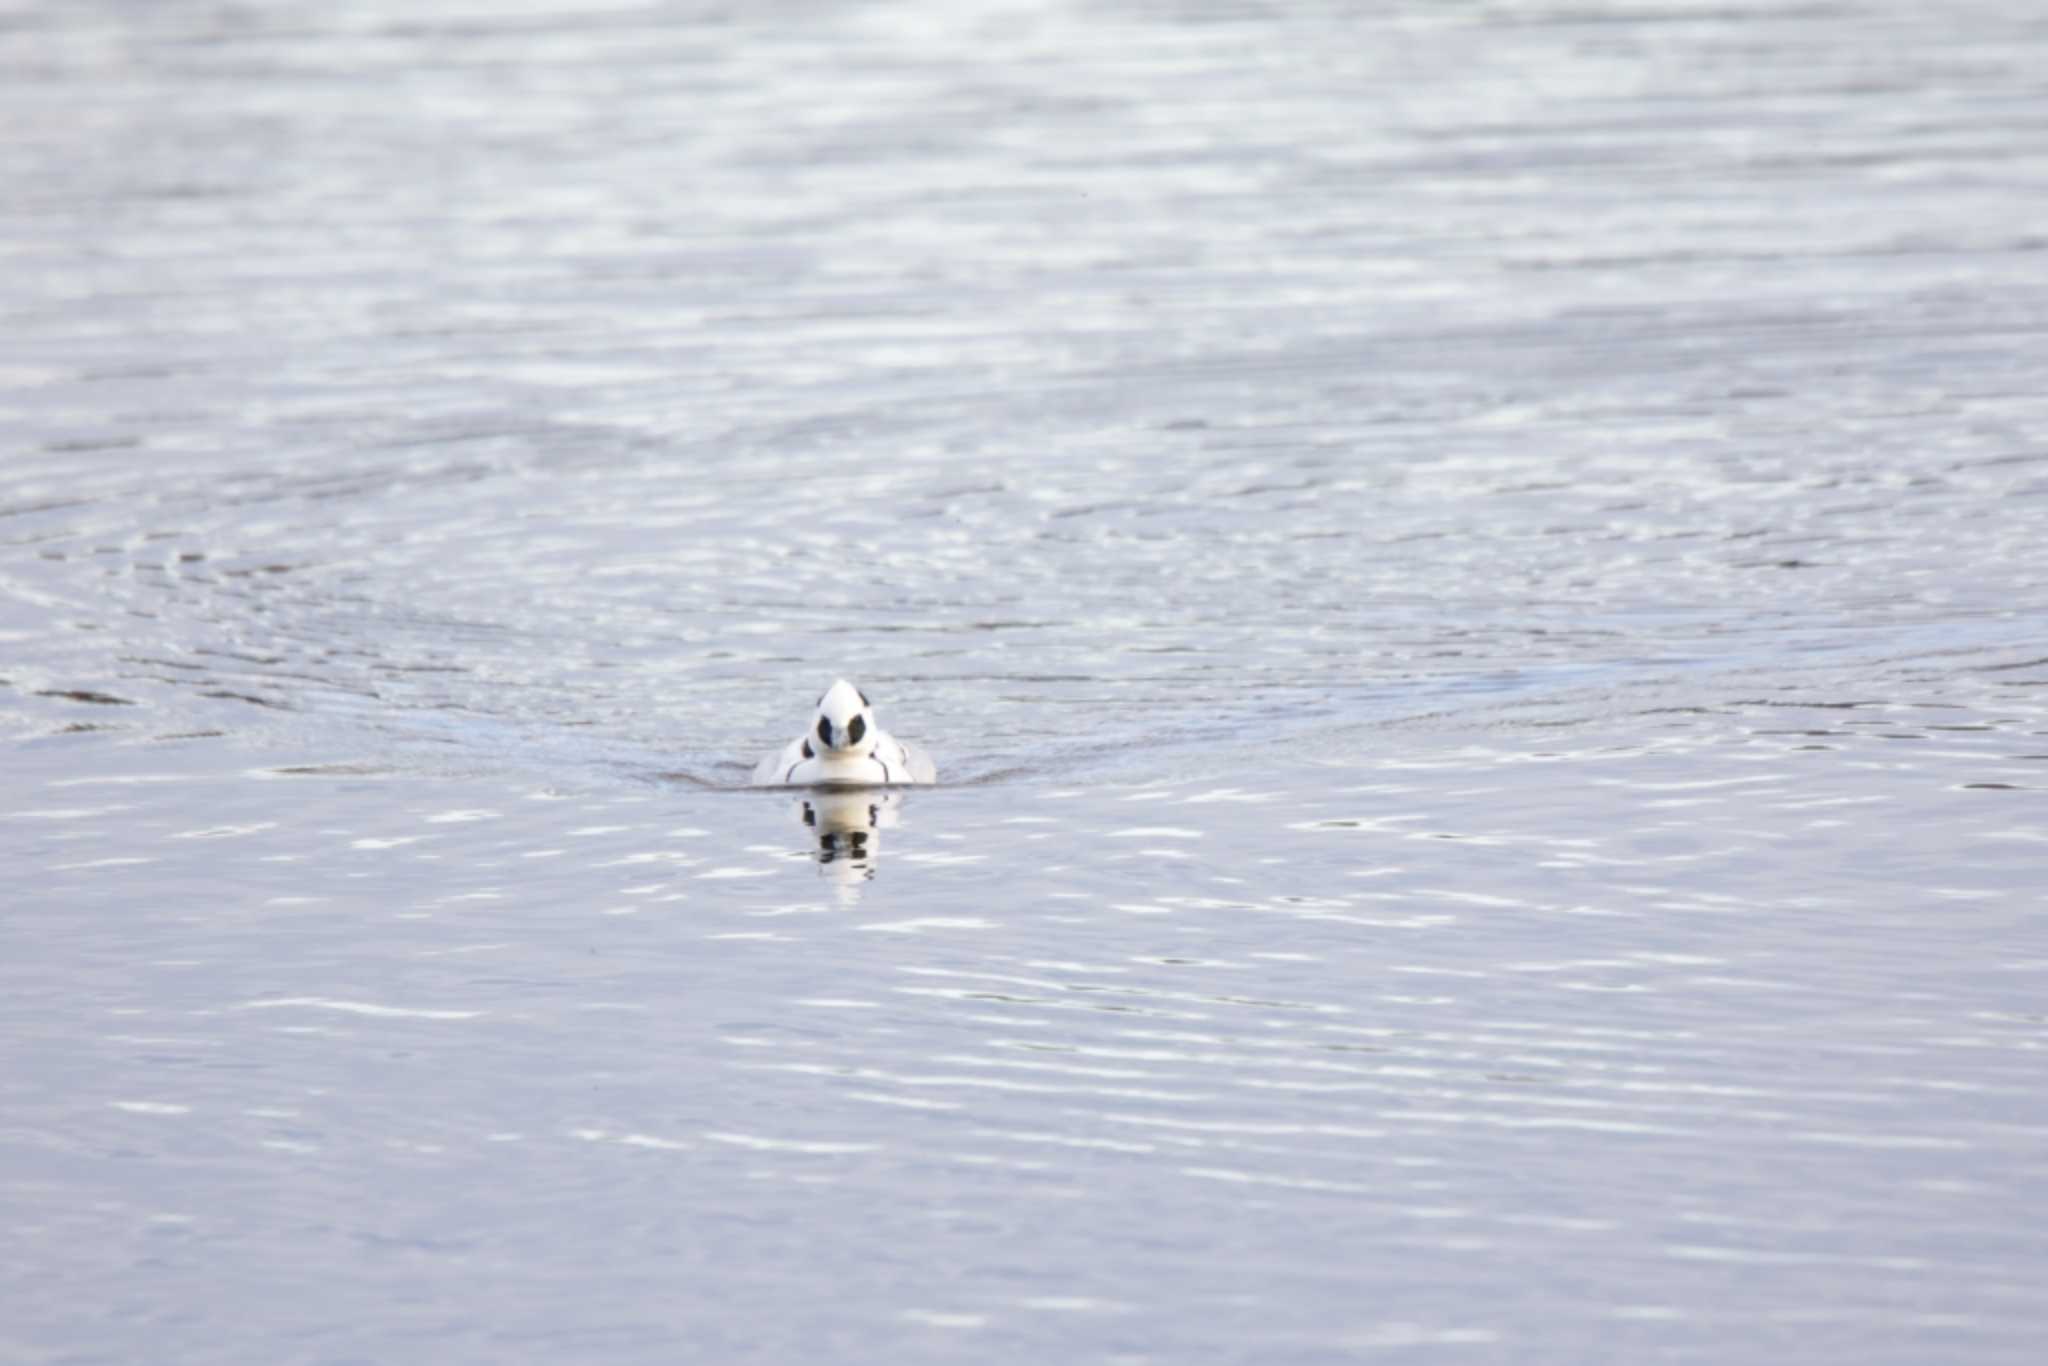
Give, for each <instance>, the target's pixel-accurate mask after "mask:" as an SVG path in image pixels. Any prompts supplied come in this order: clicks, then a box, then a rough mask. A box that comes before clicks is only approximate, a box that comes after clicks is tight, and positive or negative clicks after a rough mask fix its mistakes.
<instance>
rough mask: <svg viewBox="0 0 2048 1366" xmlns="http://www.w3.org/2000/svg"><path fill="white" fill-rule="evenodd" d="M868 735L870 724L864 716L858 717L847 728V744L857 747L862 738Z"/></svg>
mask: <svg viewBox="0 0 2048 1366" xmlns="http://www.w3.org/2000/svg"><path fill="white" fill-rule="evenodd" d="M867 733H868V722H867V718H866V717H864V716H856V717H854V718H853V720H852V721H851V722H850V723H849V724H848V725H847V727H846V743H847V744H849V745H857V744H859V743H860V737H861V736H863V735H866V734H867Z"/></svg>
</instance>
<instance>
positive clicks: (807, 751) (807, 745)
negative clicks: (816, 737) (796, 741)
mask: <svg viewBox="0 0 2048 1366" xmlns="http://www.w3.org/2000/svg"><path fill="white" fill-rule="evenodd" d="M817 757H818V756H817V754H816V752H815V751H813V750H812V749H811V738H810V737H809V736H808V735H807V736H805V737H804V758H806V759H815V758H817Z"/></svg>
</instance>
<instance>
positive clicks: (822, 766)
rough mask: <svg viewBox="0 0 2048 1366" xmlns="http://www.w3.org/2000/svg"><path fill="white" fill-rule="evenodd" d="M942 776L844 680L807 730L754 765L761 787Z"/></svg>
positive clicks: (890, 782)
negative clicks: (883, 724) (878, 718)
mask: <svg viewBox="0 0 2048 1366" xmlns="http://www.w3.org/2000/svg"><path fill="white" fill-rule="evenodd" d="M938 778H939V770H938V766H937V765H936V764H934V763H933V762H932V756H931V755H929V754H927V753H926V752H925V751H924V748H923V747H922V746H920V745H915V744H912V743H910V742H909V741H907V740H898V739H897V738H896V737H895V736H893V735H891V734H889V732H887V731H885V730H883V729H882V728H881V727H880V726H878V725H876V724H875V712H874V707H873V705H872V704H871V703H869V701H868V697H867V694H866V693H864V692H862V691H861V690H860V689H859V688H857V687H855V686H854V685H853V684H851V683H849V682H847V681H846V680H845V679H843V678H839V679H834V680H833V682H832V686H831V687H829V688H827V689H825V691H824V694H823V695H822V696H820V697H819V698H818V707H817V712H816V714H815V715H814V716H813V717H812V718H811V725H810V728H809V729H808V730H806V731H805V732H804V733H803V734H801V735H799V736H797V738H796V739H794V740H791V741H790V742H789V743H788V744H786V745H784V746H783V747H782V748H781V749H779V750H776V751H775V752H774V753H772V754H768V755H766V756H764V757H763V758H762V760H761V762H760V763H758V764H756V765H755V766H754V785H755V786H757V787H890V786H895V785H898V784H909V783H934V782H937V781H938Z"/></svg>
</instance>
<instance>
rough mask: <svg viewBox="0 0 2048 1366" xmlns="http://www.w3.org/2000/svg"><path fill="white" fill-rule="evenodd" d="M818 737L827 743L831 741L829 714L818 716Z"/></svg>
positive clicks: (830, 719)
mask: <svg viewBox="0 0 2048 1366" xmlns="http://www.w3.org/2000/svg"><path fill="white" fill-rule="evenodd" d="M818 738H819V739H820V740H823V741H824V742H825V743H826V744H828V745H829V744H831V743H832V718H831V717H829V716H821V717H819V718H818Z"/></svg>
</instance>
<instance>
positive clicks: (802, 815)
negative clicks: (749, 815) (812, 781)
mask: <svg viewBox="0 0 2048 1366" xmlns="http://www.w3.org/2000/svg"><path fill="white" fill-rule="evenodd" d="M902 806H903V794H902V793H901V792H893V791H889V790H887V789H883V788H849V789H847V790H846V791H843V792H832V791H823V790H819V791H812V792H809V793H806V794H805V795H804V797H803V798H802V799H801V800H800V801H798V802H797V804H796V810H797V818H798V819H799V820H801V821H802V822H803V823H804V825H805V826H807V827H808V828H809V829H810V830H811V831H812V833H814V834H815V835H817V837H818V847H817V850H816V857H817V860H818V876H820V877H822V878H825V879H826V880H827V881H830V882H832V883H835V884H836V885H837V886H838V887H839V889H840V891H841V892H842V893H843V894H853V893H856V892H857V890H858V888H859V886H860V884H861V883H863V882H866V881H868V880H869V879H870V878H872V877H874V875H875V855H876V852H877V846H878V844H879V838H880V837H879V835H878V832H879V831H881V830H882V829H883V828H884V827H886V826H892V825H894V824H896V821H897V813H898V812H899V811H900V810H901V809H902Z"/></svg>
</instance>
